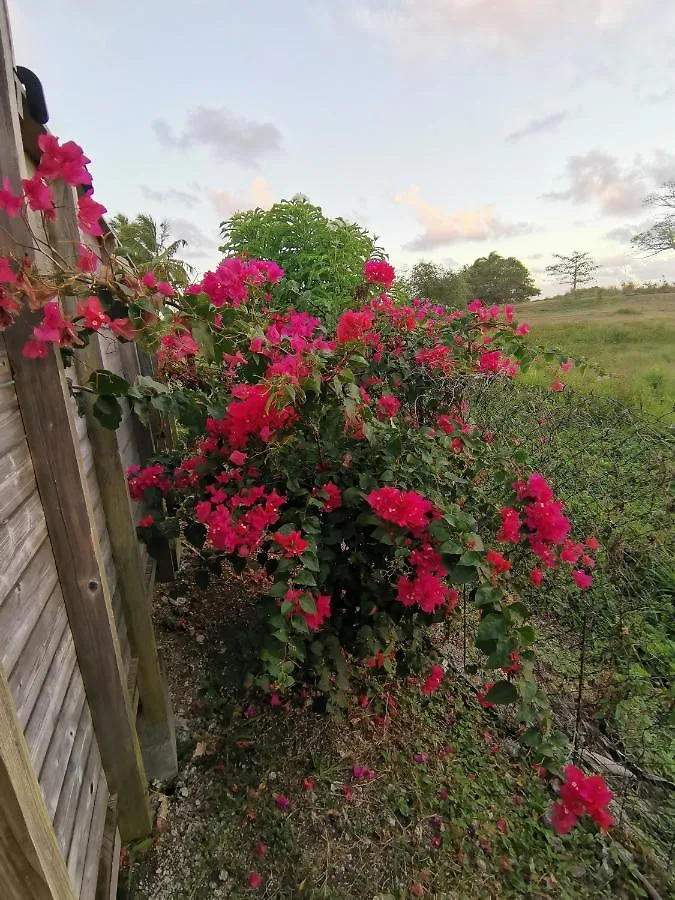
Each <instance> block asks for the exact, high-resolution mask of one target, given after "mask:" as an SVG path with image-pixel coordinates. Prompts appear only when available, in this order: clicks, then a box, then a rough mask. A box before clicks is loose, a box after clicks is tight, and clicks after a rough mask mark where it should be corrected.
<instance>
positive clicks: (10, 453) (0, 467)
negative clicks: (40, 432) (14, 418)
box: [0, 388, 35, 523]
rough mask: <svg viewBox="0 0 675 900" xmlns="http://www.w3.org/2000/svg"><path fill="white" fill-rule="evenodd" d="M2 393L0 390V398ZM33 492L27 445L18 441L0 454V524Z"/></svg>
mask: <svg viewBox="0 0 675 900" xmlns="http://www.w3.org/2000/svg"><path fill="white" fill-rule="evenodd" d="M2 392H3V389H2V388H0V396H2ZM5 393H6V391H5ZM34 490H35V474H34V472H33V463H32V461H31V458H30V454H29V452H28V445H27V444H26V442H25V441H19V442H18V443H17V444H15V445H14V447H11V448H9V449H8V450H7V451H6V452H4V453H0V523H3V522H6V521H7V520H8V519H9V518H10V517H11V516H12V514H13V513H14V511H15V510H16V509H17V507H19V506H20V505H21V504H22V503H23V502H24V500H26V499H27V498H28V496H29V495H30V494H31V493H32V492H33V491H34Z"/></svg>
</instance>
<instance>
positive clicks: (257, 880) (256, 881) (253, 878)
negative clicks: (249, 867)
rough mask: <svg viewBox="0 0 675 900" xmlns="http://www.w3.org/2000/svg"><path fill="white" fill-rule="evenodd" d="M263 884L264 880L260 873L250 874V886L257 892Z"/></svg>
mask: <svg viewBox="0 0 675 900" xmlns="http://www.w3.org/2000/svg"><path fill="white" fill-rule="evenodd" d="M261 884H262V878H261V876H260V874H259V873H258V872H255V871H254V872H249V873H248V886H249V887H250V888H251V889H252V890H254V891H257V890H258V888H259V887H260V885H261Z"/></svg>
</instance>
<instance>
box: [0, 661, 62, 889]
mask: <svg viewBox="0 0 675 900" xmlns="http://www.w3.org/2000/svg"><path fill="white" fill-rule="evenodd" d="M0 897H2V900H27V898H29V897H30V898H31V900H75V892H74V891H73V888H72V885H71V883H70V878H69V877H68V870H67V869H66V864H65V862H64V859H63V857H62V855H61V851H60V850H59V846H58V844H57V842H56V835H55V834H54V829H53V827H52V823H51V820H50V818H49V814H48V813H47V807H46V806H45V802H44V799H43V797H42V792H41V791H40V785H39V784H38V780H37V777H36V775H35V772H34V770H33V766H32V764H31V761H30V756H29V753H28V747H27V746H26V740H25V738H24V736H23V731H22V729H21V725H20V723H19V721H18V719H17V717H16V711H15V709H14V701H13V699H12V694H11V692H10V689H9V684H8V683H7V676H6V674H5V671H4V669H3V668H2V666H0Z"/></svg>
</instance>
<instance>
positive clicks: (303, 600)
mask: <svg viewBox="0 0 675 900" xmlns="http://www.w3.org/2000/svg"><path fill="white" fill-rule="evenodd" d="M300 607H301V609H303V610H304V611H305V612H306V613H309V615H310V616H315V615H316V603H315V602H314V597H312V595H311V594H303V595H302V597H300Z"/></svg>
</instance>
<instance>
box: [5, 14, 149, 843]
mask: <svg viewBox="0 0 675 900" xmlns="http://www.w3.org/2000/svg"><path fill="white" fill-rule="evenodd" d="M0 13H1V18H0V42H1V43H0V160H1V161H2V173H3V175H6V176H7V177H8V178H9V180H10V183H11V184H12V186H13V187H14V189H15V190H16V189H17V188H18V187H19V186H20V183H19V182H20V178H21V176H22V174H24V160H23V149H22V144H21V136H20V131H19V111H18V104H17V92H16V82H15V76H14V67H13V57H12V49H11V41H10V32H9V23H8V17H7V9H6V6H5V2H4V0H3V6H2V8H1V9H0ZM1 215H2V219H3V221H2V223H1V224H2V225H3V226H4V231H2V232H0V253H2V252H3V251H4V252H7V251H10V252H14V253H16V252H17V250H19V252H23V248H24V247H26V246H27V245H30V236H29V233H28V230H27V228H26V226H25V223H24V222H23V220H22V219H21V218H20V217H15V218H12V219H8V218H7V217H5V216H4V214H1ZM7 235H9V237H8V236H7ZM31 255H33V254H31ZM38 318H39V316H36V314H34V313H30V312H29V311H28V310H24V311H23V313H22V314H21V315H20V316H19V318H18V320H17V321H16V322H15V324H14V325H13V326H12V327H11V328H9V329H8V330H7V332H6V343H7V351H8V355H9V360H10V365H11V366H12V370H13V375H14V380H15V386H16V393H17V397H18V401H19V407H20V410H21V416H22V418H23V423H24V428H25V432H26V437H27V439H28V446H29V448H30V451H31V456H32V460H33V466H34V469H35V478H36V481H37V486H38V490H39V493H40V497H41V500H42V505H43V507H44V512H45V519H46V522H47V530H48V532H49V537H50V540H51V544H52V548H53V551H54V558H55V560H56V566H57V570H58V573H59V580H60V583H61V587H62V590H63V596H64V601H65V604H66V610H67V613H68V620H69V622H70V628H71V631H72V634H73V640H74V643H75V649H76V652H77V659H78V664H79V667H80V672H81V674H82V680H83V682H84V687H85V691H86V695H87V701H88V703H89V709H90V711H91V716H92V720H93V724H94V730H95V733H96V738H97V741H98V745H99V750H100V753H101V759H102V762H103V767H104V769H105V773H106V777H107V779H108V785H109V788H110V792H111V793H113V794H117V795H118V801H119V820H120V832H121V833H122V835H123V836H124V838H125V839H127V840H130V839H133V838H136V837H141V836H144V835H146V834H148V833H149V832H150V830H151V827H152V818H151V814H150V805H149V799H148V791H147V783H146V776H145V770H144V767H143V760H142V758H141V751H140V747H139V743H138V736H137V734H136V729H135V723H134V718H133V713H132V711H131V706H130V702H129V697H128V694H127V689H126V677H125V673H124V667H123V663H122V657H121V654H120V647H119V642H118V640H117V632H116V629H115V621H114V616H113V611H112V606H111V600H110V592H109V590H108V585H107V581H106V578H105V572H104V567H103V562H102V559H101V551H100V547H99V543H98V538H97V535H96V526H95V522H94V517H93V511H92V507H91V499H90V497H89V493H88V490H87V487H86V479H85V474H84V471H83V468H82V463H81V460H80V455H79V452H78V447H77V437H76V433H75V425H74V422H73V418H72V409H71V404H70V400H69V397H68V394H67V388H66V384H65V379H64V373H63V366H62V364H61V360H60V356H59V355H58V354H57V353H56V352H54V351H52V352H50V353H49V354H48V356H47V358H46V359H39V360H28V359H25V358H24V356H23V355H22V349H23V345H24V343H25V342H26V340H27V339H28V338H29V337H30V335H31V331H32V327H33V325H34V324H35V323H36V321H37V319H38Z"/></svg>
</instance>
